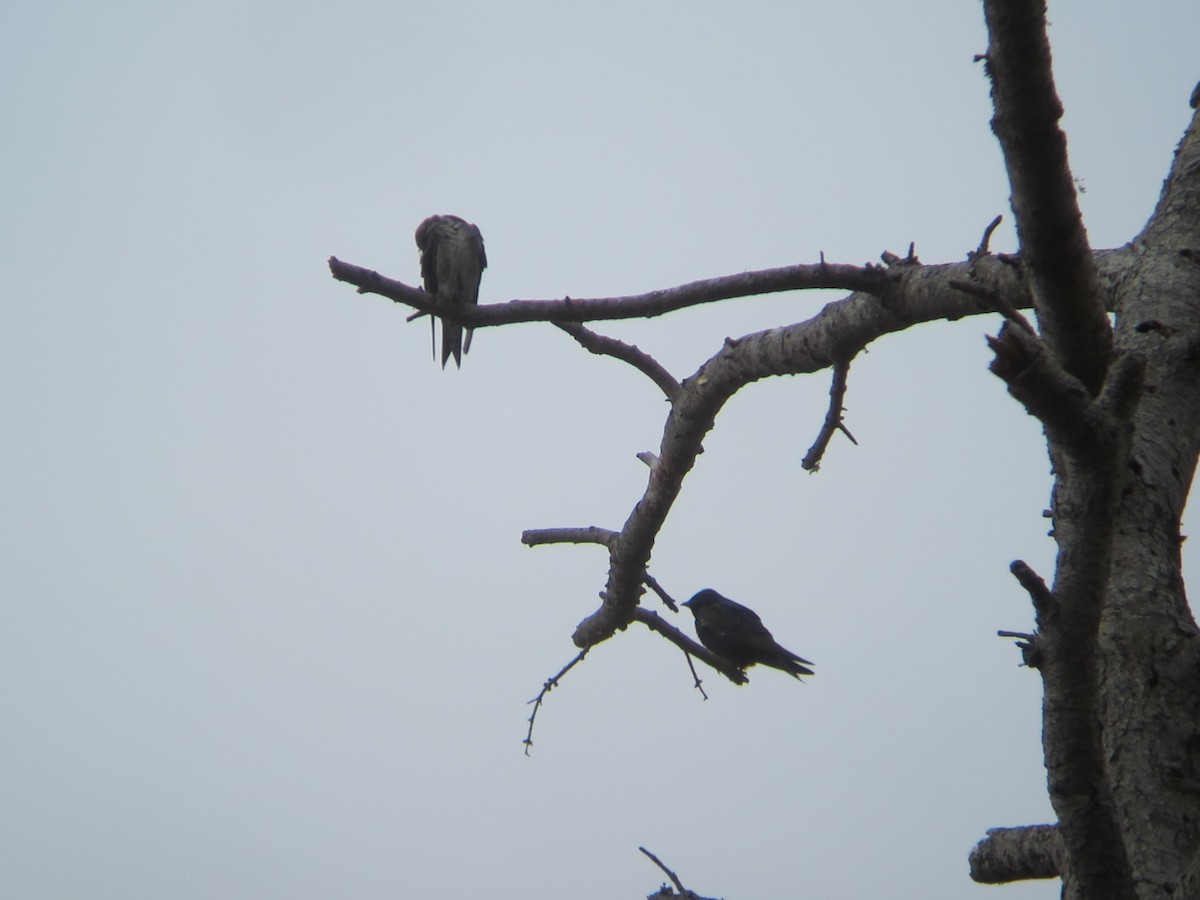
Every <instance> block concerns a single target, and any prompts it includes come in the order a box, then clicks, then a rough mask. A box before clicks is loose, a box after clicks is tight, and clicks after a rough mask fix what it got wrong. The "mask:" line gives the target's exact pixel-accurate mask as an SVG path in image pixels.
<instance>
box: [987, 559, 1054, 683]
mask: <svg viewBox="0 0 1200 900" xmlns="http://www.w3.org/2000/svg"><path fill="white" fill-rule="evenodd" d="M1018 565H1021V566H1024V565H1025V564H1024V563H1022V562H1016V563H1013V566H1014V568H1015V567H1016V566H1018ZM1025 568H1027V569H1028V568H1029V567H1028V566H1026V567H1025ZM1029 571H1030V572H1032V571H1033V570H1032V569H1030V570H1029ZM1017 577H1018V578H1020V576H1017ZM1034 577H1035V578H1036V577H1037V576H1034ZM1038 581H1041V579H1040V578H1039V579H1038ZM1042 586H1043V587H1045V584H1044V583H1043V585H1042ZM996 634H997V635H998V636H999V637H1002V638H1015V639H1016V641H1017V648H1018V649H1019V650H1020V651H1021V660H1022V664H1023V665H1026V666H1028V667H1029V668H1031V669H1040V668H1041V667H1042V642H1041V638H1039V637H1038V635H1037V632H1034V633H1033V634H1029V633H1027V632H1024V631H997V632H996Z"/></svg>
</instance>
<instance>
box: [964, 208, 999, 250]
mask: <svg viewBox="0 0 1200 900" xmlns="http://www.w3.org/2000/svg"><path fill="white" fill-rule="evenodd" d="M1003 221H1004V216H996V218H994V219H992V221H991V222H990V223H989V224H988V227H987V228H985V229H984V230H983V240H981V241H980V242H979V247H978V248H977V249H976V250H974V251H968V252H967V259H977V258H978V257H980V256H987V255H988V254H989V253H990V252H991V250H990V249H989V247H990V246H991V243H992V232H994V231H995V230H996V229H997V228H999V227H1000V223H1001V222H1003Z"/></svg>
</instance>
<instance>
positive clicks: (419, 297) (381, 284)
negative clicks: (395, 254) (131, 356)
mask: <svg viewBox="0 0 1200 900" xmlns="http://www.w3.org/2000/svg"><path fill="white" fill-rule="evenodd" d="M329 271H330V272H331V273H332V274H333V277H334V278H336V279H337V280H338V281H344V282H346V283H347V284H353V285H355V286H356V287H357V288H358V292H359V293H360V294H378V295H379V296H381V297H387V298H388V299H389V300H392V301H394V302H396V303H404V304H407V305H408V306H411V307H413V308H414V309H416V310H418V311H420V312H425V313H432V312H436V313H437V314H438V316H440V317H441V318H443V319H449V320H451V321H455V322H458V323H459V324H461V325H464V326H466V327H468V328H487V327H489V326H493V325H511V324H515V323H517V322H591V321H598V320H601V319H639V318H653V317H654V316H661V315H663V314H665V313H669V312H675V311H676V310H680V309H685V308H687V307H689V306H698V305H700V304H702V303H715V302H716V301H718V300H730V299H733V298H734V297H750V296H754V295H757V294H774V293H779V292H780V291H798V290H810V289H816V288H841V289H843V290H850V291H860V292H863V293H882V292H883V291H885V290H886V289H887V287H888V285H889V284H890V283H891V282H892V281H893V280H894V278H895V276H894V275H893V274H892V273H891V272H889V271H888V270H887V269H884V268H883V267H881V266H871V265H868V266H849V265H839V264H831V263H823V262H822V263H815V264H808V265H795V266H783V267H782V268H778V269H761V270H759V271H755V272H742V273H740V274H738V275H725V276H722V277H720V278H706V279H704V280H702V281H693V282H690V283H688V284H682V285H679V286H678V287H671V288H664V289H661V290H657V291H650V292H649V293H647V294H635V295H632V296H628V297H601V298H595V299H590V300H576V299H572V298H570V297H565V298H563V299H562V300H509V301H508V302H507V303H488V304H484V305H481V306H462V307H455V308H454V309H452V310H449V309H446V308H444V307H441V308H439V307H437V306H436V300H435V299H434V298H433V297H431V296H430V295H429V294H427V293H425V292H424V291H423V290H421V289H420V288H415V287H410V286H409V285H407V284H404V283H403V282H401V281H395V280H393V279H391V278H386V277H384V276H383V275H380V274H379V273H378V272H375V271H373V270H371V269H365V268H363V267H362V266H356V265H353V264H352V263H348V262H343V261H342V260H340V259H338V258H337V257H336V256H331V257H330V258H329Z"/></svg>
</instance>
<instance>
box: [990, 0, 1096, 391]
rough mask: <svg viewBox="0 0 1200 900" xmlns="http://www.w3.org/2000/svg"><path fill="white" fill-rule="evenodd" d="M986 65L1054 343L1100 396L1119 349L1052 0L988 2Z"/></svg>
mask: <svg viewBox="0 0 1200 900" xmlns="http://www.w3.org/2000/svg"><path fill="white" fill-rule="evenodd" d="M984 12H985V16H986V18H987V26H988V36H989V42H988V52H987V71H988V74H989V75H990V77H991V80H992V102H993V105H994V108H995V116H994V117H993V119H992V130H993V131H994V132H995V134H996V137H997V138H998V139H999V141H1000V147H1001V149H1002V151H1003V153H1004V162H1005V165H1006V167H1007V169H1008V179H1009V184H1010V185H1011V187H1012V207H1013V213H1014V214H1015V215H1016V227H1017V237H1018V239H1019V241H1020V246H1021V258H1022V260H1023V261H1024V263H1025V267H1026V270H1027V272H1028V274H1029V282H1030V287H1031V289H1032V292H1033V298H1034V305H1035V309H1036V310H1037V314H1038V320H1039V322H1040V324H1041V328H1042V332H1043V334H1044V336H1045V339H1046V343H1047V344H1048V345H1049V346H1050V348H1051V349H1052V350H1053V352H1054V355H1055V356H1056V357H1057V359H1058V361H1059V363H1060V364H1061V366H1062V367H1063V369H1064V370H1066V371H1067V372H1068V373H1069V374H1071V375H1072V376H1074V377H1075V378H1078V379H1079V380H1080V382H1082V383H1083V385H1084V386H1085V387H1086V388H1087V390H1088V391H1089V392H1090V393H1092V394H1093V395H1094V394H1096V393H1098V392H1099V391H1100V386H1101V385H1102V384H1103V383H1104V376H1105V372H1106V371H1107V368H1108V362H1109V355H1110V353H1111V352H1112V345H1113V336H1112V327H1111V325H1110V324H1109V321H1108V317H1107V316H1106V315H1105V312H1104V303H1103V302H1102V300H1101V294H1100V285H1099V281H1098V279H1097V277H1096V265H1095V261H1094V259H1093V256H1092V251H1091V248H1090V247H1089V246H1088V239H1087V231H1086V230H1085V228H1084V225H1083V217H1082V216H1081V215H1080V212H1079V204H1078V200H1077V197H1076V193H1075V184H1074V180H1073V178H1072V176H1071V170H1070V166H1069V164H1068V160H1067V139H1066V136H1065V135H1064V134H1063V132H1062V130H1061V129H1060V128H1059V127H1058V120H1059V119H1060V118H1061V117H1062V104H1061V103H1060V102H1059V99H1058V94H1057V93H1056V91H1055V87H1054V76H1053V73H1052V71H1051V66H1050V43H1049V41H1048V40H1047V38H1046V5H1045V2H1044V0H985V2H984Z"/></svg>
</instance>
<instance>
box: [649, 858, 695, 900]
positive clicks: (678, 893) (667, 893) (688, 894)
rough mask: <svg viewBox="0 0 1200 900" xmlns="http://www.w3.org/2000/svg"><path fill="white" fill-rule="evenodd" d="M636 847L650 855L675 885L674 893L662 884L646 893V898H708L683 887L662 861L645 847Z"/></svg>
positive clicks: (677, 877) (689, 899)
mask: <svg viewBox="0 0 1200 900" xmlns="http://www.w3.org/2000/svg"><path fill="white" fill-rule="evenodd" d="M638 849H639V850H641V851H642V852H643V853H645V854H646V855H647V856H648V857H650V859H651V860H652V861H653V862H654V864H655V865H656V866H658V867H659V868H660V869H662V870H663V872H665V873H666V876H667V877H668V878H670V879H671V883H672V884H673V885H675V892H674V893H672V891H671V889H670V888H669V887H667V886H666V885H665V884H664V885H663V886H662V887H661V888H660V889H659V890H657V891H655V892H654V893H653V894H650V895H648V896H647V898H646V900H657V898H660V897H683V898H684V900H709V898H706V897H701V896H700V895H699V894H697V893H696V892H695V891H690V890H688V889H687V888H685V887H684V886H683V882H682V881H680V880H679V876H678V875H676V874H675V873H674V872H672V871H671V870H670V869H668V868H667V867H666V866H665V865H663V861H662V860H661V859H659V858H658V857H657V856H655V855H654V854H653V853H651V852H650V851H649V850H647V849H646V848H645V847H638Z"/></svg>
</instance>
